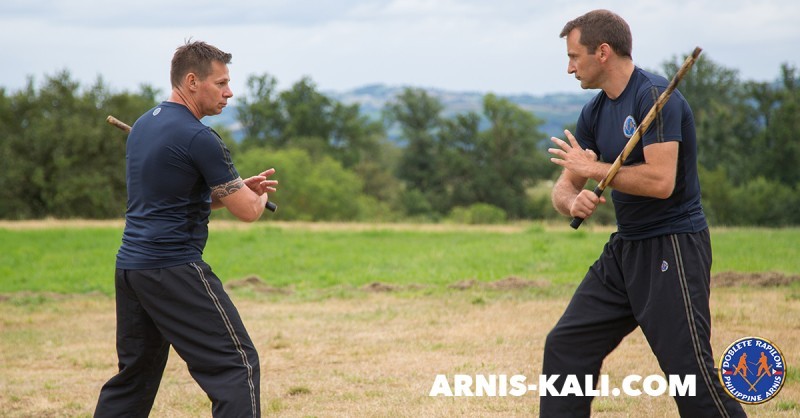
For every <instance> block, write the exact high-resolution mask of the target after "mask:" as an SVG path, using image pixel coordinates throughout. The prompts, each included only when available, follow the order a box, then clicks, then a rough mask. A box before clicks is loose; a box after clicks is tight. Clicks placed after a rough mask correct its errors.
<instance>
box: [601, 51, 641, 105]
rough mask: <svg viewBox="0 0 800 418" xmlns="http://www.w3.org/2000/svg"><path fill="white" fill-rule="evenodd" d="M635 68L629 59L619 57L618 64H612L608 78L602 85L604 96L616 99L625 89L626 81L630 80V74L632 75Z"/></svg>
mask: <svg viewBox="0 0 800 418" xmlns="http://www.w3.org/2000/svg"><path fill="white" fill-rule="evenodd" d="M635 68H636V66H635V65H634V64H633V61H632V60H630V59H620V61H619V63H618V65H615V66H612V67H611V68H610V69H609V71H608V78H607V79H606V83H605V85H604V86H603V91H604V92H605V93H606V96H608V97H609V98H610V99H611V100H615V99H617V98H618V97H619V96H620V95H621V94H622V92H623V91H625V87H627V86H628V82H629V81H631V75H633V70H634V69H635Z"/></svg>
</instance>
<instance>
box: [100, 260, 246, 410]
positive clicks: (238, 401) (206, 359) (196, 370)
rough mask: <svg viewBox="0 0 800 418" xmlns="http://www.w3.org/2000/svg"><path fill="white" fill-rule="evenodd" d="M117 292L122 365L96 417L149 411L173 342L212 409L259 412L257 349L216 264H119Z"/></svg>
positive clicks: (106, 389)
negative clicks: (143, 266)
mask: <svg viewBox="0 0 800 418" xmlns="http://www.w3.org/2000/svg"><path fill="white" fill-rule="evenodd" d="M116 292H117V294H116V300H117V355H118V358H119V373H118V374H117V375H116V376H114V377H112V378H111V379H110V380H109V381H108V382H107V383H106V384H105V385H104V386H103V389H102V390H101V391H100V398H99V400H98V402H97V407H96V410H95V415H94V416H95V417H146V416H148V414H149V413H150V409H151V408H152V406H153V401H154V400H155V397H156V392H157V391H158V386H159V384H160V382H161V375H162V373H163V371H164V367H165V366H166V364H167V356H168V355H169V347H170V345H172V346H173V347H174V348H175V351H176V352H177V353H178V355H180V356H181V358H182V359H183V360H184V361H185V362H186V364H187V366H188V368H189V373H190V374H191V375H192V377H193V378H194V379H195V381H197V383H198V384H199V385H200V387H201V388H202V389H203V390H204V391H205V392H206V394H208V397H209V398H210V399H211V403H212V412H213V416H215V417H257V416H260V398H259V393H260V387H259V386H260V384H259V380H260V371H259V363H258V354H257V353H256V350H255V347H254V345H253V343H252V341H251V340H250V337H249V335H248V334H247V331H246V330H245V327H244V325H243V324H242V320H241V318H240V317H239V313H238V311H237V310H236V308H235V307H234V306H233V303H232V302H231V300H230V298H229V297H228V295H227V294H226V293H225V291H224V289H223V287H222V283H221V282H220V281H219V279H218V278H217V277H216V276H215V275H214V273H213V272H212V271H211V267H210V266H208V265H207V264H205V263H203V262H196V263H189V264H185V265H181V266H175V267H169V268H163V269H153V270H120V269H117V271H116Z"/></svg>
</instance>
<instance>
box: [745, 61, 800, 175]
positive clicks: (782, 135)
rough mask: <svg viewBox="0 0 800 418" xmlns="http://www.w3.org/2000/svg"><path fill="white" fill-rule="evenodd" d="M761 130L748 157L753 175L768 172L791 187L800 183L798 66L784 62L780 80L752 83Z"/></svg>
mask: <svg viewBox="0 0 800 418" xmlns="http://www.w3.org/2000/svg"><path fill="white" fill-rule="evenodd" d="M748 91H749V92H750V97H751V98H752V100H753V101H754V102H755V106H754V108H755V113H756V115H757V119H756V120H757V121H758V122H760V125H761V130H760V132H759V134H758V135H757V137H756V140H755V143H754V147H753V148H751V149H750V150H749V153H748V154H747V156H748V158H749V159H750V160H751V161H752V164H753V166H752V167H753V168H752V169H751V170H750V171H749V172H748V174H749V177H754V176H758V175H761V176H764V177H765V178H766V179H767V180H770V181H775V182H778V183H781V184H784V185H786V186H789V187H794V186H795V185H798V184H800V183H799V180H798V179H800V164H798V162H799V161H800V141H798V140H797V138H798V135H800V74H798V72H797V68H795V67H792V66H789V65H788V64H784V65H782V66H781V79H780V80H779V82H777V83H763V82H751V83H748Z"/></svg>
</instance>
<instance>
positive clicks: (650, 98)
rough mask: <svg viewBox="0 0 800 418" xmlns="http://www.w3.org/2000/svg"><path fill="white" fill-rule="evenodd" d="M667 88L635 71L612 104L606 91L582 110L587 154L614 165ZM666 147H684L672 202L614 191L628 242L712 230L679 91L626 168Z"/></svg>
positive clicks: (579, 133) (689, 118)
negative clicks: (655, 147) (650, 149)
mask: <svg viewBox="0 0 800 418" xmlns="http://www.w3.org/2000/svg"><path fill="white" fill-rule="evenodd" d="M667 85H668V82H667V80H666V79H665V78H664V77H661V76H658V75H655V74H651V73H648V72H646V71H644V70H642V69H640V68H638V67H636V68H635V70H634V72H633V74H632V75H631V79H630V81H629V82H628V85H627V86H626V87H625V90H624V91H623V92H622V94H621V95H620V96H619V97H617V98H616V99H614V100H612V99H610V98H609V97H608V96H606V94H605V92H603V91H601V92H600V93H599V94H597V96H595V97H594V98H592V100H590V101H589V102H588V103H587V104H586V105H585V106H584V108H583V110H582V112H581V115H580V117H579V119H578V125H577V129H576V132H575V136H576V138H577V140H578V142H579V143H580V145H581V147H583V148H584V149H586V148H588V149H591V150H592V151H594V152H595V153H596V154H597V155H598V157H599V158H600V159H601V160H603V161H606V162H609V163H610V162H613V161H614V160H615V159H616V158H617V156H619V154H620V153H621V152H622V149H623V148H624V147H625V145H626V144H627V142H628V139H630V137H631V136H633V133H634V131H635V130H636V127H637V126H639V124H640V123H641V121H642V120H643V119H644V117H645V115H647V112H648V111H649V110H650V108H651V107H652V106H653V104H654V103H655V101H656V99H657V98H658V96H659V95H660V94H661V93H662V92H663V91H664V90H665V89H666V87H667ZM665 141H678V142H680V146H679V151H678V169H677V176H676V180H675V189H674V191H673V193H672V195H671V196H670V197H669V198H667V199H657V198H652V197H645V196H635V195H631V194H627V193H622V192H620V191H618V190H613V191H612V193H611V198H612V199H613V202H614V210H615V212H616V217H617V229H618V233H619V235H620V237H622V238H624V239H644V238H651V237H654V236H659V235H666V234H677V233H689V232H698V231H701V230H703V229H705V228H707V227H708V224H707V222H706V218H705V215H704V213H703V208H702V206H701V203H700V181H699V178H698V176H697V143H696V136H695V127H694V116H693V115H692V110H691V108H690V107H689V104H688V103H687V102H686V99H684V97H683V96H682V95H681V94H680V92H679V91H677V90H675V91H674V92H673V93H672V96H670V99H669V101H667V103H666V104H665V105H664V107H663V108H662V110H661V112H660V113H659V115H658V117H657V118H656V119H655V120H654V121H653V123H652V124H651V125H650V127H649V129H648V130H647V132H645V134H644V135H643V136H642V138H641V140H640V141H639V143H638V144H637V145H636V147H635V148H634V149H633V151H631V153H630V155H629V156H628V158H627V159H626V160H625V162H624V164H623V165H635V164H641V163H643V162H644V161H645V160H644V148H643V147H646V146H648V145H650V144H653V143H657V142H665Z"/></svg>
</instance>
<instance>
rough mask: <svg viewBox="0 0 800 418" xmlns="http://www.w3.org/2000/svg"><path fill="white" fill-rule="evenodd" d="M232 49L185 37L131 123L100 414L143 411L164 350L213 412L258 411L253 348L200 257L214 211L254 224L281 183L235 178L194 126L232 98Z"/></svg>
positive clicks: (213, 142) (225, 157)
mask: <svg viewBox="0 0 800 418" xmlns="http://www.w3.org/2000/svg"><path fill="white" fill-rule="evenodd" d="M230 60H231V54H228V53H225V52H222V51H220V50H219V49H217V48H215V47H213V46H211V45H208V44H206V43H204V42H187V43H186V44H185V45H183V46H181V47H179V48H178V49H177V50H176V52H175V55H174V57H173V59H172V69H171V79H172V93H171V95H170V97H169V99H168V100H167V101H165V102H162V103H161V104H159V105H158V106H156V107H155V108H153V109H150V110H148V111H147V112H146V113H145V114H144V115H142V116H141V117H140V118H139V119H138V120H137V121H136V123H135V124H134V125H133V129H132V130H131V133H130V135H129V136H128V142H127V156H126V160H127V165H126V177H127V186H128V209H127V212H126V215H125V231H124V233H123V236H122V245H121V246H120V249H119V252H118V253H117V262H116V274H115V283H116V286H115V287H116V301H117V355H118V358H119V373H118V374H117V375H116V376H114V377H112V378H111V379H110V380H109V381H108V382H107V383H106V384H105V385H104V386H103V388H102V390H101V392H100V397H99V400H98V403H97V407H96V410H95V416H96V417H121V416H125V417H145V416H147V415H148V414H149V413H150V409H151V408H152V406H153V401H154V399H155V397H156V392H157V391H158V386H159V384H160V381H161V376H162V374H163V371H164V367H165V365H166V363H167V356H168V355H169V348H170V346H172V347H174V348H175V351H176V352H177V353H178V354H179V355H180V356H181V358H182V359H183V360H184V361H186V364H187V366H188V368H189V373H190V374H191V375H192V377H193V378H194V379H195V381H197V383H198V384H199V385H200V387H201V388H202V389H203V390H204V391H205V392H206V393H207V394H208V397H209V398H210V399H211V403H212V412H213V415H214V416H215V417H233V416H236V417H257V416H260V414H261V412H260V408H261V406H260V405H261V402H260V396H259V395H260V369H259V361H258V353H257V352H256V349H255V346H254V345H253V342H252V341H251V339H250V337H249V335H248V333H247V330H246V329H245V327H244V324H243V323H242V320H241V318H240V317H239V313H238V312H237V310H236V308H235V307H234V305H233V303H232V302H231V300H230V298H229V297H228V295H227V294H226V292H225V290H224V289H223V287H222V283H221V282H220V280H219V279H218V278H217V277H216V276H215V275H214V273H213V272H212V271H211V267H210V266H209V265H208V264H206V263H205V262H203V259H202V254H203V249H204V247H205V244H206V240H207V238H208V217H209V214H210V213H211V210H212V209H218V208H222V207H225V208H227V209H228V210H229V211H230V212H231V213H232V214H233V215H235V216H236V217H237V218H239V219H241V220H243V221H246V222H253V221H255V220H257V219H258V218H259V217H260V216H261V214H262V212H263V211H264V206H265V205H266V203H267V201H268V198H269V197H268V192H274V191H275V187H276V185H277V183H278V182H277V181H275V180H268V178H269V177H270V176H271V175H272V174H274V172H275V170H274V169H269V170H266V171H264V172H262V173H261V174H259V175H258V176H254V177H250V178H248V179H246V180H242V178H241V177H240V176H239V174H238V172H237V171H236V168H235V167H234V165H233V162H232V161H231V157H230V153H229V152H228V149H227V148H226V147H225V144H224V143H223V142H222V139H221V138H220V137H219V136H218V135H217V134H216V132H214V131H213V130H212V129H211V128H209V127H207V126H205V125H204V124H202V123H201V122H200V119H202V118H203V117H204V116H211V115H218V114H220V113H221V112H222V109H223V108H224V107H225V106H226V105H227V101H228V99H230V98H231V97H232V96H233V93H232V92H231V89H230V86H229V82H230V76H229V73H228V67H227V64H228V63H230Z"/></svg>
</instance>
